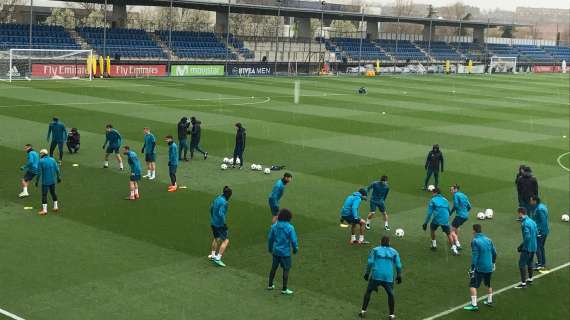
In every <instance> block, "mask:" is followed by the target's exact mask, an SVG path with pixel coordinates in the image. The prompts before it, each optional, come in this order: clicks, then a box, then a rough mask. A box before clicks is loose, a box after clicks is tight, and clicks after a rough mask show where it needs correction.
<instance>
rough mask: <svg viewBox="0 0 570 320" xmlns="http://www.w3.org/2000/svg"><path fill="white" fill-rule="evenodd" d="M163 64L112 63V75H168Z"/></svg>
mask: <svg viewBox="0 0 570 320" xmlns="http://www.w3.org/2000/svg"><path fill="white" fill-rule="evenodd" d="M166 75H167V73H166V65H163V64H115V65H113V64H111V73H110V76H111V77H157V76H166Z"/></svg>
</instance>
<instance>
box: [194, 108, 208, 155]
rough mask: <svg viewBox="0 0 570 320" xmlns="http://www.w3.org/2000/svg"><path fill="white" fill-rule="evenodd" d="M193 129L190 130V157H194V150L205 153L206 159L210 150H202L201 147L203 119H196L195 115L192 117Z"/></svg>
mask: <svg viewBox="0 0 570 320" xmlns="http://www.w3.org/2000/svg"><path fill="white" fill-rule="evenodd" d="M190 122H191V123H192V129H191V131H190V159H194V150H196V151H198V152H200V153H201V154H203V155H204V160H206V159H208V152H206V151H204V150H202V147H200V138H201V136H202V128H201V124H202V121H200V120H196V118H195V117H190Z"/></svg>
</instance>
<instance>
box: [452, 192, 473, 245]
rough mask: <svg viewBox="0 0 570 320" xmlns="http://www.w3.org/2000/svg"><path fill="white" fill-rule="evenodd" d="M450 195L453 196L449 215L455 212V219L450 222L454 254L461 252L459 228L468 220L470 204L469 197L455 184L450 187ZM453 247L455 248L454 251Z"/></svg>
mask: <svg viewBox="0 0 570 320" xmlns="http://www.w3.org/2000/svg"><path fill="white" fill-rule="evenodd" d="M451 194H452V195H453V209H451V214H453V213H454V212H456V215H455V218H453V221H452V222H451V243H452V247H451V250H452V251H454V252H455V251H459V250H461V243H460V242H459V233H458V232H459V227H461V226H462V225H463V224H464V223H465V221H467V219H469V211H470V210H471V202H469V197H467V195H466V194H465V193H463V192H461V191H460V190H459V186H458V185H457V184H455V185H453V187H451ZM453 247H455V250H454V249H453Z"/></svg>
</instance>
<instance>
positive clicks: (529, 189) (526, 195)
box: [517, 172, 538, 202]
mask: <svg viewBox="0 0 570 320" xmlns="http://www.w3.org/2000/svg"><path fill="white" fill-rule="evenodd" d="M517 193H518V195H519V199H521V200H523V201H525V202H528V201H529V200H530V197H531V196H538V181H536V178H535V177H534V176H533V175H532V172H524V173H523V174H522V175H521V176H520V177H519V178H518V179H517Z"/></svg>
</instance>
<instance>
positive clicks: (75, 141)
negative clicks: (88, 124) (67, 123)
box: [67, 128, 81, 153]
mask: <svg viewBox="0 0 570 320" xmlns="http://www.w3.org/2000/svg"><path fill="white" fill-rule="evenodd" d="M80 147H81V136H80V135H79V131H77V128H71V131H69V134H68V135H67V150H68V151H69V153H77V151H79V148H80Z"/></svg>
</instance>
